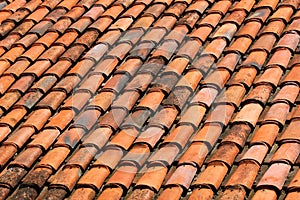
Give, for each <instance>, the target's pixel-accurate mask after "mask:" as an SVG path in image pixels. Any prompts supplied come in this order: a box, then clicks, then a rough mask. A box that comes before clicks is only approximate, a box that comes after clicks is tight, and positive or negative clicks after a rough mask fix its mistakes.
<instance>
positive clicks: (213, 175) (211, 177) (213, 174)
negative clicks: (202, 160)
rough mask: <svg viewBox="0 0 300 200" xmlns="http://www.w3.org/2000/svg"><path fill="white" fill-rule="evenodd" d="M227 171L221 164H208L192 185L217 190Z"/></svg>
mask: <svg viewBox="0 0 300 200" xmlns="http://www.w3.org/2000/svg"><path fill="white" fill-rule="evenodd" d="M227 171H228V169H227V167H226V165H225V164H224V163H222V162H214V163H210V164H209V165H208V166H207V167H206V168H205V170H204V171H202V172H201V173H200V174H199V175H198V177H197V179H196V181H195V182H194V183H193V185H195V186H198V185H199V186H205V185H208V186H211V187H213V188H214V189H218V188H219V187H220V185H221V183H222V180H223V179H224V177H225V175H226V173H227Z"/></svg>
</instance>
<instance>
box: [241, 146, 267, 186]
mask: <svg viewBox="0 0 300 200" xmlns="http://www.w3.org/2000/svg"><path fill="white" fill-rule="evenodd" d="M267 152H268V146H267V145H265V144H264V143H262V144H254V145H253V146H251V147H250V148H249V149H248V150H247V151H246V153H245V154H244V155H243V156H242V158H241V159H240V162H241V163H243V161H245V162H246V163H245V165H247V163H248V160H249V165H253V163H250V161H255V162H257V163H258V164H261V163H262V162H263V160H264V158H265V156H266V155H267ZM249 187H250V186H249Z"/></svg>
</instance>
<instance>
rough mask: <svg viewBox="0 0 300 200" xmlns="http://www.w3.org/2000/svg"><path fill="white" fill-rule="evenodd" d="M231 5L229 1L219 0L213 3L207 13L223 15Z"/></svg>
mask: <svg viewBox="0 0 300 200" xmlns="http://www.w3.org/2000/svg"><path fill="white" fill-rule="evenodd" d="M230 6H231V2H230V1H227V0H226V1H222V2H221V1H220V2H217V3H215V4H214V5H213V6H212V8H211V9H210V10H209V11H208V13H220V14H221V15H225V13H226V12H227V10H228V9H229V7H230Z"/></svg>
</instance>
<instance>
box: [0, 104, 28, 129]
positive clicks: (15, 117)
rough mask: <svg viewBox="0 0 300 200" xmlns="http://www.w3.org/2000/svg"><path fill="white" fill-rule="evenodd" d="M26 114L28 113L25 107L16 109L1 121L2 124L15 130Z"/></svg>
mask: <svg viewBox="0 0 300 200" xmlns="http://www.w3.org/2000/svg"><path fill="white" fill-rule="evenodd" d="M26 113H27V111H26V109H25V108H24V107H16V108H14V109H12V110H11V111H10V112H9V113H8V114H7V115H5V116H4V117H2V118H1V119H0V124H3V125H8V126H10V127H12V128H13V127H15V126H16V125H17V124H18V123H20V122H21V120H22V119H23V117H24V116H25V115H26Z"/></svg>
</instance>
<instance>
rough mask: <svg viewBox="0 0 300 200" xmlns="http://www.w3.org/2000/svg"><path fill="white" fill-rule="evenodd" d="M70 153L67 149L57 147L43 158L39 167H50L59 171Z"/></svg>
mask: <svg viewBox="0 0 300 200" xmlns="http://www.w3.org/2000/svg"><path fill="white" fill-rule="evenodd" d="M69 153H70V150H69V149H68V148H67V147H55V148H53V149H51V151H49V152H48V153H47V154H46V155H45V156H44V157H43V158H42V160H41V161H40V162H39V163H38V164H37V167H50V168H52V169H54V170H57V169H58V168H59V166H60V165H61V164H62V162H63V161H64V160H65V159H66V157H67V156H68V154H69Z"/></svg>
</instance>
